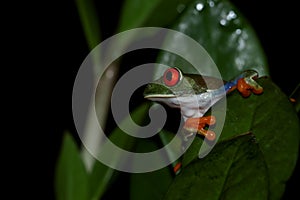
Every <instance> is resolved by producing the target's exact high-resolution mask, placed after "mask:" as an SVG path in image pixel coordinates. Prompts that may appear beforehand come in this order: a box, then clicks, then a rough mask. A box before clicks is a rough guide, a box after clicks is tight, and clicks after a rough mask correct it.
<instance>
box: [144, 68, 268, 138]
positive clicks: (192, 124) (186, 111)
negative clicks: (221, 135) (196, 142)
mask: <svg viewBox="0 0 300 200" xmlns="http://www.w3.org/2000/svg"><path fill="white" fill-rule="evenodd" d="M257 77H258V73H257V72H256V71H254V70H247V71H244V72H243V73H241V74H240V75H239V76H237V77H236V78H234V79H232V80H231V81H223V80H220V79H217V78H214V77H207V76H201V75H197V74H183V73H182V72H181V70H180V69H178V68H175V67H174V68H168V69H167V70H166V71H165V72H164V74H163V76H162V77H161V78H159V79H157V80H155V81H154V82H152V83H149V84H148V85H147V87H146V89H145V91H144V97H145V98H146V99H149V100H152V101H157V102H162V103H165V104H167V105H168V106H170V107H175V108H180V109H181V113H182V116H183V119H184V122H185V123H184V127H183V128H184V129H185V130H186V131H188V132H189V133H191V134H194V133H198V134H200V135H203V136H205V137H206V138H207V139H208V140H210V141H213V140H215V138H216V135H215V133H214V132H213V131H211V130H206V129H205V127H206V126H207V125H213V124H214V123H216V119H215V117H214V116H206V117H204V116H203V115H204V114H205V113H206V112H207V111H208V110H209V108H210V107H211V106H213V105H214V104H215V103H216V102H218V101H219V100H220V99H222V98H223V97H224V96H225V95H226V94H227V93H229V92H231V91H233V90H235V89H237V90H238V91H239V92H240V93H241V95H242V96H243V97H248V96H249V95H250V94H251V92H252V93H254V94H261V93H262V92H263V88H262V87H261V86H260V85H259V84H258V83H257V82H256V81H255V80H256V79H257ZM195 99H196V101H197V102H196V103H195Z"/></svg>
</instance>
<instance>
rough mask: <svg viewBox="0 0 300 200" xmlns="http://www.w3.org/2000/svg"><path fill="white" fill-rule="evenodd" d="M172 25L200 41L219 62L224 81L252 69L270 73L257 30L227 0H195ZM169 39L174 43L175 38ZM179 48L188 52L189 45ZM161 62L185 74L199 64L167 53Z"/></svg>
mask: <svg viewBox="0 0 300 200" xmlns="http://www.w3.org/2000/svg"><path fill="white" fill-rule="evenodd" d="M170 28H172V29H174V30H177V31H179V32H181V33H184V34H186V35H188V36H190V37H191V38H193V39H194V40H195V41H197V42H199V43H200V44H201V45H202V46H203V47H204V48H205V50H206V51H207V52H208V53H209V55H210V56H211V58H212V59H213V61H214V62H215V64H216V65H217V67H218V69H219V71H220V73H221V75H222V77H223V79H224V80H230V79H231V78H233V77H235V76H236V75H238V74H239V73H240V72H242V71H244V70H246V69H249V68H251V69H255V70H257V71H258V72H259V74H260V75H261V76H263V75H268V74H269V72H268V65H267V62H266V57H265V54H264V52H263V50H262V47H261V44H260V43H259V40H258V38H257V36H256V34H255V32H254V30H253V29H252V27H251V26H250V24H249V23H248V22H247V20H245V18H244V17H243V16H242V14H241V13H240V12H239V11H238V10H237V9H236V8H235V7H234V6H233V5H232V4H231V3H230V2H229V1H227V0H208V1H206V0H200V1H194V2H193V3H191V4H189V6H188V7H187V8H186V9H185V10H184V12H183V13H182V15H181V16H180V18H179V19H178V20H177V21H176V22H175V24H173V25H172V26H170ZM169 40H170V41H171V42H173V43H174V41H176V38H173V39H172V38H169ZM174 45H176V43H174ZM178 48H181V49H182V48H183V49H186V51H187V52H188V51H189V47H188V46H187V47H185V46H182V45H180V46H178ZM158 61H159V63H162V64H166V65H169V66H172V67H174V66H176V67H179V68H181V69H182V70H183V71H184V72H185V73H195V72H197V71H196V70H195V69H194V68H193V67H197V66H192V65H191V64H190V63H188V62H187V61H186V60H184V58H180V57H179V56H176V55H175V54H171V53H168V52H163V53H162V54H161V55H160V58H159V59H158ZM206 67H207V68H210V67H212V66H206ZM206 75H210V74H206Z"/></svg>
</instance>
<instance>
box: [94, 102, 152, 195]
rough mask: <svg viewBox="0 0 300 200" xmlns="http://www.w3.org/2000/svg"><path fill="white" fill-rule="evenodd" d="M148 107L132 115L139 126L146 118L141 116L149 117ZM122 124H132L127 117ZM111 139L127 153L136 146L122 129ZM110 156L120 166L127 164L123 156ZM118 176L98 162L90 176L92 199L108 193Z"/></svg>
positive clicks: (114, 132) (138, 109)
mask: <svg viewBox="0 0 300 200" xmlns="http://www.w3.org/2000/svg"><path fill="white" fill-rule="evenodd" d="M148 107H149V104H142V105H141V106H139V107H137V108H136V109H135V110H134V111H133V112H132V113H131V116H130V117H132V119H133V120H134V121H135V122H136V123H137V124H142V123H143V122H144V120H145V118H144V117H141V116H146V115H147V112H148ZM122 124H123V125H124V124H127V127H128V126H130V124H131V121H130V118H129V117H127V118H126V119H124V121H123V122H122ZM109 139H110V140H111V141H112V142H113V143H114V144H116V145H117V146H119V147H120V148H122V149H125V150H127V151H131V150H132V148H133V147H134V146H135V144H136V139H135V138H134V137H132V136H129V135H128V134H126V133H124V132H123V131H122V130H121V129H120V128H116V129H115V130H114V131H113V132H112V133H111V134H110V136H109ZM103 145H105V144H103ZM110 156H111V159H112V160H113V161H115V162H116V163H118V165H122V164H125V163H119V162H126V160H124V159H121V157H120V156H121V155H118V154H114V155H110ZM116 176H117V171H115V170H114V169H112V168H110V167H108V166H106V165H104V164H102V163H100V162H99V161H97V162H96V163H95V164H94V166H93V169H92V173H91V174H90V191H91V199H95V200H96V199H99V198H100V197H101V196H102V195H103V194H104V192H105V191H106V189H107V188H108V186H109V185H110V183H111V182H112V179H113V178H115V177H116Z"/></svg>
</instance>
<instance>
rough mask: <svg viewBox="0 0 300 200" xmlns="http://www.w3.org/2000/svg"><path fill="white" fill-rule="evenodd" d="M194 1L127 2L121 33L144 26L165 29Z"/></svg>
mask: <svg viewBox="0 0 300 200" xmlns="http://www.w3.org/2000/svg"><path fill="white" fill-rule="evenodd" d="M191 1H192V0H151V1H148V0H127V1H125V3H124V6H123V9H122V14H121V17H120V24H119V31H125V30H128V29H132V28H138V27H142V26H157V27H163V26H166V25H167V24H169V23H170V22H172V21H173V20H174V19H175V18H176V17H177V16H178V15H179V13H180V12H182V10H183V9H184V8H185V7H186V5H187V3H189V2H191Z"/></svg>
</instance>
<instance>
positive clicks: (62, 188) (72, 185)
mask: <svg viewBox="0 0 300 200" xmlns="http://www.w3.org/2000/svg"><path fill="white" fill-rule="evenodd" d="M55 190H56V199H57V200H86V199H88V176H87V172H86V170H85V167H84V164H83V162H82V160H81V158H80V154H79V151H78V148H77V146H76V143H75V141H74V140H73V138H72V137H71V135H70V134H68V133H66V134H65V135H64V139H63V146H62V149H61V152H60V156H59V158H58V162H57V166H56V174H55Z"/></svg>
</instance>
